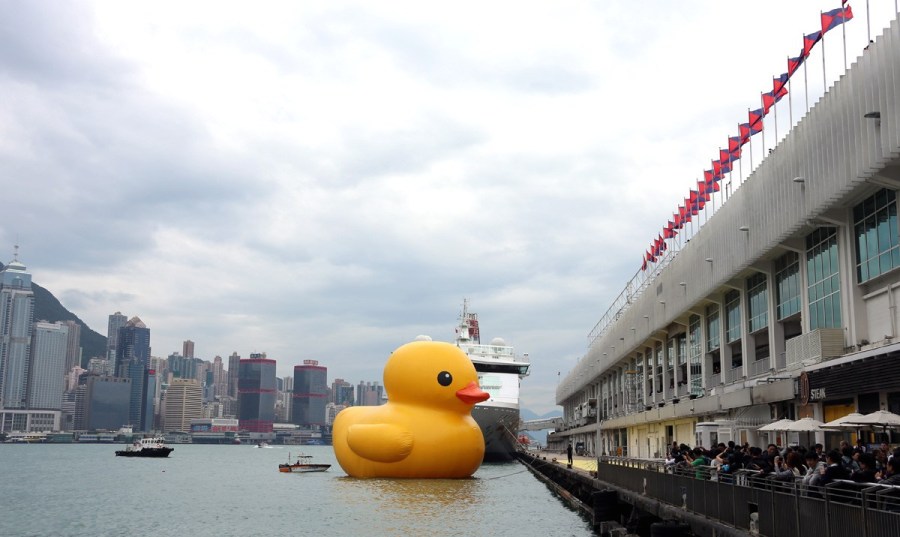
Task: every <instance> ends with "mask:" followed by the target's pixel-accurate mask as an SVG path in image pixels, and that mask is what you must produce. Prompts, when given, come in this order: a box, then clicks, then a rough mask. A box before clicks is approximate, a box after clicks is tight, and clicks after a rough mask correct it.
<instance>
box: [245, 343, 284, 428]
mask: <svg viewBox="0 0 900 537" xmlns="http://www.w3.org/2000/svg"><path fill="white" fill-rule="evenodd" d="M275 392H276V390H275V360H269V359H267V358H265V354H251V355H250V359H248V360H241V361H240V364H239V366H238V401H239V410H238V420H239V421H240V428H241V430H245V431H250V432H252V433H271V432H272V423H273V422H274V421H275Z"/></svg>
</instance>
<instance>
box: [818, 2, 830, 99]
mask: <svg viewBox="0 0 900 537" xmlns="http://www.w3.org/2000/svg"><path fill="white" fill-rule="evenodd" d="M819 20H820V21H821V20H822V12H821V11H819ZM819 41H821V42H822V95H824V94H825V93H827V92H828V78H827V77H826V76H825V32H822V33H821V34H820V36H819Z"/></svg>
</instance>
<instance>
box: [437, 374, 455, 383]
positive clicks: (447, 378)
mask: <svg viewBox="0 0 900 537" xmlns="http://www.w3.org/2000/svg"><path fill="white" fill-rule="evenodd" d="M451 382H453V375H451V374H450V373H448V372H447V371H441V372H440V373H438V384H440V385H441V386H449V385H450V383H451Z"/></svg>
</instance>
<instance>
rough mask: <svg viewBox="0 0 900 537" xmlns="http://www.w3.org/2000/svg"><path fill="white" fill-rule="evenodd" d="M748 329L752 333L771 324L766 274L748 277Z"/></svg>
mask: <svg viewBox="0 0 900 537" xmlns="http://www.w3.org/2000/svg"><path fill="white" fill-rule="evenodd" d="M747 317H748V320H747V331H748V332H750V333H751V334H752V333H753V332H757V331H759V330H762V329H763V328H765V327H767V326H768V325H769V290H768V287H767V285H766V275H765V274H761V273H757V274H754V275H753V276H751V277H749V278H747Z"/></svg>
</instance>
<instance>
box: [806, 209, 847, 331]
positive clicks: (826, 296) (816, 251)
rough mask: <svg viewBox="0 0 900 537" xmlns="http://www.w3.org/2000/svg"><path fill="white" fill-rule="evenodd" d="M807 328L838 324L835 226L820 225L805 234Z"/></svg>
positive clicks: (839, 292) (839, 302) (839, 311)
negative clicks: (807, 297) (807, 295)
mask: <svg viewBox="0 0 900 537" xmlns="http://www.w3.org/2000/svg"><path fill="white" fill-rule="evenodd" d="M806 279H807V282H808V287H807V292H808V294H809V329H810V330H816V329H818V328H840V327H841V279H840V270H839V267H838V250H837V229H835V228H833V227H824V228H819V229H817V230H815V231H813V232H812V233H810V234H809V235H807V236H806Z"/></svg>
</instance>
